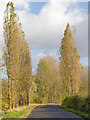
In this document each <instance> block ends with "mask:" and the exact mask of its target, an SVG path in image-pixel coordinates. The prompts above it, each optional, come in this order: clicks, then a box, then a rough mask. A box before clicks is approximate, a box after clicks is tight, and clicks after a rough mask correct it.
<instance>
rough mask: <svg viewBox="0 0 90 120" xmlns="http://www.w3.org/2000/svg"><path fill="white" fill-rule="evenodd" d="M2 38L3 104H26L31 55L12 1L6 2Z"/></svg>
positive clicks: (29, 82)
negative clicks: (4, 72) (5, 76)
mask: <svg viewBox="0 0 90 120" xmlns="http://www.w3.org/2000/svg"><path fill="white" fill-rule="evenodd" d="M4 40H5V46H4V54H3V58H4V63H5V67H6V71H7V77H8V79H6V80H3V81H2V82H3V83H2V84H3V85H2V86H3V88H2V94H3V98H2V99H3V105H4V106H5V105H6V103H8V105H9V106H8V107H9V108H14V107H16V106H18V105H19V106H21V105H28V104H29V103H30V92H29V91H30V87H31V84H32V68H31V57H30V52H29V48H28V45H27V43H26V41H25V34H24V32H23V30H22V27H21V23H19V18H18V17H17V15H16V14H15V13H14V6H13V3H12V2H9V3H8V4H7V7H6V11H5V21H4ZM6 98H7V99H6Z"/></svg>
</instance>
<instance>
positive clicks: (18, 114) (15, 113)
mask: <svg viewBox="0 0 90 120" xmlns="http://www.w3.org/2000/svg"><path fill="white" fill-rule="evenodd" d="M35 106H36V104H31V105H30V106H26V107H19V108H15V109H14V110H8V111H6V112H3V114H2V117H3V118H25V116H27V115H28V114H29V113H30V112H31V111H32V109H33V108H34V107H35Z"/></svg>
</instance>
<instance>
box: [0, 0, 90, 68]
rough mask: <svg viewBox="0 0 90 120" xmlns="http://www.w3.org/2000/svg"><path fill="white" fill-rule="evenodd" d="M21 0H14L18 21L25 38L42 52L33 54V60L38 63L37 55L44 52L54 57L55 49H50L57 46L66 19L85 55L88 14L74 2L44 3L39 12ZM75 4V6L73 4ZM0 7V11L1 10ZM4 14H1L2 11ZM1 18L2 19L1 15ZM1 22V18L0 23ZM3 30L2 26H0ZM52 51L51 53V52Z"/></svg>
mask: <svg viewBox="0 0 90 120" xmlns="http://www.w3.org/2000/svg"><path fill="white" fill-rule="evenodd" d="M4 1H5V4H4V2H3V5H2V6H4V7H3V10H2V11H4V10H5V5H6V0H4ZM12 1H14V0H12ZM19 1H22V2H16V1H15V2H14V4H15V7H16V8H17V9H16V12H17V14H18V16H19V17H20V21H21V23H22V26H23V30H24V32H25V36H26V40H27V42H28V44H30V46H31V48H32V49H34V50H38V49H41V50H43V51H44V52H40V53H38V55H36V56H32V57H33V58H32V62H33V63H32V64H33V66H34V67H35V65H36V64H37V63H38V62H37V61H39V59H40V58H41V57H43V56H44V55H46V54H51V55H52V56H53V57H55V56H56V57H57V52H56V51H55V52H54V53H53V52H51V51H50V50H52V49H57V51H58V50H59V47H60V40H61V38H62V37H63V33H64V30H65V27H66V24H67V22H69V23H70V24H71V25H74V26H75V27H76V30H77V43H78V45H77V46H78V50H79V54H80V56H81V57H82V58H83V57H87V51H88V47H87V46H88V38H87V33H88V19H87V15H85V14H83V12H82V11H81V10H80V9H79V8H78V7H77V3H69V2H68V3H64V2H63V3H62V2H58V1H57V2H52V1H53V0H51V1H50V2H49V3H47V4H46V5H45V6H44V7H43V8H42V9H41V11H40V13H39V14H38V15H35V14H32V13H30V3H28V2H27V1H28V0H27V1H26V0H19ZM73 6H74V9H72V7H73ZM2 11H1V10H0V15H1V14H2V13H3V12H2ZM2 16H3V14H2ZM1 21H3V19H1ZM1 24H2V22H0V25H1ZM0 32H2V29H1V30H0ZM53 54H54V55H53Z"/></svg>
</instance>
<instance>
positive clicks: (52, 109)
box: [28, 105, 84, 120]
mask: <svg viewBox="0 0 90 120" xmlns="http://www.w3.org/2000/svg"><path fill="white" fill-rule="evenodd" d="M28 118H73V119H74V118H75V119H78V120H84V119H82V118H81V117H80V116H78V115H75V114H74V113H71V112H67V111H65V110H62V109H60V108H59V107H57V106H56V105H39V106H37V107H35V108H34V109H33V110H32V112H31V114H30V115H29V116H28ZM73 119H72V120H73Z"/></svg>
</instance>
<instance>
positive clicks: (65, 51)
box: [60, 24, 82, 97]
mask: <svg viewBox="0 0 90 120" xmlns="http://www.w3.org/2000/svg"><path fill="white" fill-rule="evenodd" d="M74 31H75V29H74V30H73V31H72V30H71V28H70V25H69V24H67V27H66V30H65V32H64V37H63V39H62V41H61V47H60V54H61V57H60V76H61V78H62V83H63V88H64V91H63V95H64V97H66V96H70V95H74V94H76V93H77V92H78V90H79V87H80V81H81V79H80V75H81V72H82V67H81V64H80V62H79V60H80V57H79V55H78V53H77V49H76V45H75V43H76V41H75V32H74Z"/></svg>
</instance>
